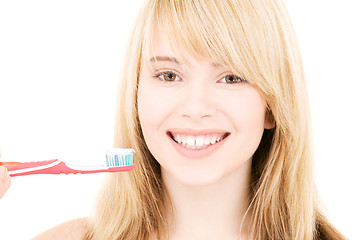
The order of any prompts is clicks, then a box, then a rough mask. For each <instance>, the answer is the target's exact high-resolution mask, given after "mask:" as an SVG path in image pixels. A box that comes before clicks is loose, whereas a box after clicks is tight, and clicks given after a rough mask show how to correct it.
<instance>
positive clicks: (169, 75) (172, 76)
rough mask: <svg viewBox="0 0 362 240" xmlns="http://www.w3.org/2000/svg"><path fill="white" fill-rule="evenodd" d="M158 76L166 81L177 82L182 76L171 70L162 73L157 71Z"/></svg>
mask: <svg viewBox="0 0 362 240" xmlns="http://www.w3.org/2000/svg"><path fill="white" fill-rule="evenodd" d="M155 77H156V78H159V79H161V80H163V81H166V82H176V81H180V80H181V79H180V77H179V76H177V74H176V73H174V72H171V71H167V72H161V73H157V74H156V75H155Z"/></svg>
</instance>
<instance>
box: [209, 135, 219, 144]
mask: <svg viewBox="0 0 362 240" xmlns="http://www.w3.org/2000/svg"><path fill="white" fill-rule="evenodd" d="M216 139H217V137H215V136H214V137H212V138H211V140H210V143H211V144H215V143H216Z"/></svg>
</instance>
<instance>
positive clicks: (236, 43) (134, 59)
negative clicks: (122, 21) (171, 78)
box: [89, 0, 345, 240]
mask: <svg viewBox="0 0 362 240" xmlns="http://www.w3.org/2000/svg"><path fill="white" fill-rule="evenodd" d="M156 26H158V27H159V28H160V29H163V30H165V32H167V33H168V36H169V40H170V42H171V45H172V46H173V48H174V51H175V52H176V53H177V49H178V47H183V48H185V49H187V50H188V52H189V53H191V54H193V55H195V56H199V55H201V56H204V57H208V58H210V59H212V60H213V61H214V62H217V63H221V64H223V65H225V66H227V67H228V68H230V69H231V70H232V71H234V72H235V73H236V74H238V75H240V76H243V77H244V78H246V79H248V81H249V82H250V84H252V85H253V86H254V87H255V88H256V89H258V90H259V92H260V93H261V94H262V95H263V97H264V98H265V101H266V103H267V117H268V118H269V119H272V120H273V121H274V122H275V127H274V128H273V129H271V130H265V132H264V135H263V138H262V140H261V143H260V146H259V147H258V149H257V151H256V152H255V154H254V156H253V164H252V174H251V176H252V177H251V193H250V196H251V198H250V206H249V209H248V212H249V213H250V214H251V219H250V223H249V225H250V226H249V229H250V230H251V234H252V236H253V239H260V240H261V239H306V240H312V239H323V238H324V237H326V238H328V239H345V238H344V237H343V236H342V235H341V234H340V233H339V232H338V231H337V230H336V229H335V228H334V227H333V226H332V225H331V224H330V223H329V222H328V221H327V219H326V218H325V217H324V215H323V214H322V213H321V211H320V208H319V205H318V202H317V201H318V198H317V193H316V190H315V186H314V180H313V171H312V169H313V157H312V144H311V137H310V136H311V133H310V128H311V125H310V116H309V108H308V97H307V89H306V84H305V79H304V73H303V66H302V62H301V56H300V53H299V47H298V44H297V40H296V37H295V33H294V30H293V27H292V25H291V21H290V19H289V17H288V13H287V11H286V8H285V6H284V5H283V3H282V2H281V1H279V0H268V1H265V0H219V1H217V0H198V1H196V0H194V1H189V0H148V1H147V2H146V3H145V5H144V6H143V8H142V10H141V12H140V14H139V18H138V20H137V22H136V25H135V26H134V31H133V34H132V36H131V38H130V42H129V47H128V49H127V53H126V56H125V58H126V61H125V66H124V69H123V72H122V75H121V81H120V90H119V98H118V108H117V114H116V123H115V139H114V146H115V147H130V148H133V149H135V151H136V154H135V156H134V158H135V159H134V162H135V165H136V166H135V169H134V170H133V171H130V172H127V173H118V174H111V175H109V176H108V179H107V182H106V183H105V186H104V187H103V190H102V192H101V193H100V195H99V197H100V198H99V201H98V206H97V209H96V212H95V214H94V217H93V218H92V222H93V225H92V230H91V231H90V234H89V238H90V239H151V238H153V237H156V238H158V239H160V238H162V237H165V236H167V218H166V216H165V208H166V206H167V205H168V204H170V201H169V199H168V196H167V194H165V189H164V185H163V183H162V181H161V177H160V174H161V173H160V166H159V164H158V163H157V161H156V160H155V159H154V158H153V156H152V154H151V153H150V152H149V150H148V148H147V146H146V144H145V141H144V139H143V136H142V131H141V127H140V123H139V120H138V110H137V85H138V77H139V73H140V69H141V67H142V65H143V64H145V62H144V60H145V59H147V60H148V59H150V58H149V57H150V56H151V55H152V40H153V34H154V30H155V27H156Z"/></svg>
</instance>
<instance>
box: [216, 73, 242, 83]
mask: <svg viewBox="0 0 362 240" xmlns="http://www.w3.org/2000/svg"><path fill="white" fill-rule="evenodd" d="M221 82H222V83H229V84H233V83H240V82H246V80H245V79H243V78H241V77H238V76H236V75H226V76H225V77H224V78H222V79H221Z"/></svg>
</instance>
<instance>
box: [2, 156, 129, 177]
mask: <svg viewBox="0 0 362 240" xmlns="http://www.w3.org/2000/svg"><path fill="white" fill-rule="evenodd" d="M3 165H4V166H6V167H8V173H9V175H10V176H11V177H17V176H25V175H34V174H70V173H72V174H77V173H82V174H86V173H98V172H121V171H130V170H132V169H134V165H130V166H120V167H110V168H98V169H97V168H96V169H91V170H79V169H73V168H70V167H68V166H67V165H66V164H65V163H64V162H62V161H60V160H58V159H55V160H49V161H40V162H28V163H3Z"/></svg>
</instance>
